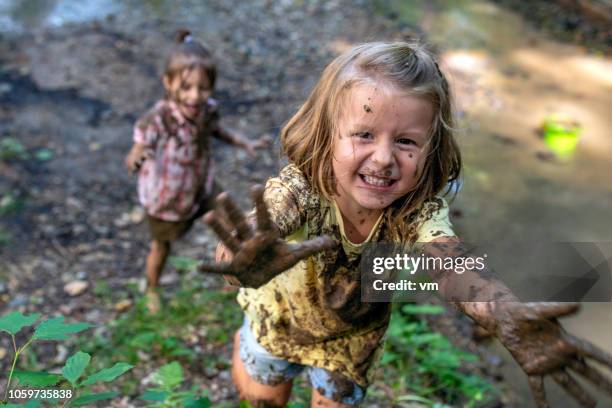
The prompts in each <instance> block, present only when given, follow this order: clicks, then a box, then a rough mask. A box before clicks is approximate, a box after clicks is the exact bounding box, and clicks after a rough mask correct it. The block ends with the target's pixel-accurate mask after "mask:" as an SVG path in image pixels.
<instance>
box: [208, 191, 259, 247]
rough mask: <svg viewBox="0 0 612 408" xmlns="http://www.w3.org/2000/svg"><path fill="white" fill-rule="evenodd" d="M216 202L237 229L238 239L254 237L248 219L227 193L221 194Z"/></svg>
mask: <svg viewBox="0 0 612 408" xmlns="http://www.w3.org/2000/svg"><path fill="white" fill-rule="evenodd" d="M216 201H217V205H218V206H220V207H221V208H222V209H223V211H224V212H225V213H226V214H227V217H228V218H229V221H230V222H231V223H232V224H233V227H234V228H236V232H237V237H238V239H240V240H244V239H247V238H250V237H251V235H252V231H251V227H249V224H248V222H247V219H246V217H245V216H244V214H243V213H242V211H241V210H240V208H239V207H238V205H237V204H236V203H235V202H234V200H232V199H231V197H230V196H229V194H227V193H226V192H223V193H221V194H219V195H218V196H217V199H216Z"/></svg>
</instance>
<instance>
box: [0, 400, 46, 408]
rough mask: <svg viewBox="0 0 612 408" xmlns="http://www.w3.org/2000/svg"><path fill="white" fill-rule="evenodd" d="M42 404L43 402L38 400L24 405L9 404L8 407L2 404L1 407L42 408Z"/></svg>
mask: <svg viewBox="0 0 612 408" xmlns="http://www.w3.org/2000/svg"><path fill="white" fill-rule="evenodd" d="M40 403H41V400H38V399H36V400H30V401H28V402H26V403H25V404H23V405H20V404H11V403H9V404H6V405H2V404H0V407H2V408H39V407H40V406H41V405H40Z"/></svg>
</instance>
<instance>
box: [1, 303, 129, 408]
mask: <svg viewBox="0 0 612 408" xmlns="http://www.w3.org/2000/svg"><path fill="white" fill-rule="evenodd" d="M39 317H40V314H39V313H33V314H30V315H24V314H22V313H21V312H12V313H10V314H8V315H5V316H3V317H1V318H0V331H4V332H6V333H8V334H9V335H10V336H11V339H12V343H13V351H14V353H15V355H14V357H13V363H12V365H11V369H10V371H9V374H8V380H7V383H6V390H5V393H4V399H3V400H2V403H5V404H6V402H7V400H8V396H9V391H10V389H11V382H12V380H13V377H15V378H16V379H17V380H18V381H19V384H20V385H21V386H24V387H35V388H40V387H50V386H58V384H59V385H60V386H61V387H62V390H66V389H67V390H69V391H70V392H69V393H63V395H66V396H67V398H70V400H69V401H68V402H67V403H66V404H64V405H63V406H64V407H80V406H85V405H88V404H91V403H94V402H96V401H102V400H106V399H110V398H114V397H116V396H117V395H118V393H116V392H101V393H92V392H91V391H90V390H89V386H91V385H93V384H96V383H99V382H110V381H113V380H114V379H116V378H117V377H119V376H120V375H122V374H124V373H125V372H126V371H128V370H130V369H131V368H132V366H131V365H130V364H126V363H117V364H115V365H114V366H112V367H110V368H107V369H103V370H100V371H98V372H96V373H93V374H91V375H89V376H88V377H87V378H85V379H84V380H82V381H80V378H81V377H82V376H83V374H84V373H85V369H86V368H87V366H88V365H89V362H90V360H91V356H90V355H89V354H87V353H84V352H82V351H77V352H76V353H75V354H74V355H72V356H71V357H70V358H68V359H67V360H66V363H65V365H64V367H63V368H62V372H61V374H54V373H48V372H42V371H38V372H37V371H20V370H16V369H15V368H16V366H17V361H18V360H19V357H20V356H21V355H22V354H23V353H24V352H25V350H26V349H28V347H29V346H30V345H31V344H32V343H33V342H35V341H44V340H47V341H61V340H68V338H69V337H68V336H69V335H72V334H76V333H79V332H81V331H83V330H86V329H88V328H90V327H91V325H90V324H88V323H65V322H64V317H63V316H58V317H53V318H50V319H47V320H45V321H43V322H41V323H40V324H38V325H37V326H36V327H35V329H34V332H33V333H32V336H31V337H30V338H29V339H28V340H27V341H26V342H25V343H24V344H23V345H22V346H19V347H18V346H17V341H16V335H17V333H19V332H20V331H21V330H23V329H24V328H26V327H31V326H33V325H34V324H35V323H36V322H37V321H38V319H39ZM48 401H50V402H53V403H54V404H55V405H56V406H59V400H58V399H57V398H54V399H53V398H52V399H48ZM39 405H40V401H37V400H32V401H29V402H28V403H27V404H25V406H26V407H35V406H39ZM8 406H20V405H16V404H9V405H8Z"/></svg>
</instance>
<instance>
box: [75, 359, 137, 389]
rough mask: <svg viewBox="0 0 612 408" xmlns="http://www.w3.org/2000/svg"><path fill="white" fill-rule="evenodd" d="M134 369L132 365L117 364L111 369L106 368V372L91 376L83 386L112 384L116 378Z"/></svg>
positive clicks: (102, 371)
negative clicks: (100, 383) (99, 383)
mask: <svg viewBox="0 0 612 408" xmlns="http://www.w3.org/2000/svg"><path fill="white" fill-rule="evenodd" d="M132 367H134V366H133V365H131V364H127V363H116V364H115V365H114V366H112V367H111V368H105V369H104V370H100V371H98V372H97V373H95V374H92V375H90V376H89V377H87V378H86V379H85V381H83V382H82V383H81V385H91V384H95V383H97V382H110V381H113V380H114V379H115V378H117V377H119V376H120V375H122V374H123V373H125V372H126V371H128V370H131V369H132Z"/></svg>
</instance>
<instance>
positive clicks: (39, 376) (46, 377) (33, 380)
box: [13, 370, 62, 387]
mask: <svg viewBox="0 0 612 408" xmlns="http://www.w3.org/2000/svg"><path fill="white" fill-rule="evenodd" d="M13 375H14V376H15V378H16V379H17V380H18V381H19V384H20V385H23V386H31V387H51V386H53V385H56V384H57V383H58V382H60V381H61V379H62V376H61V375H59V374H51V373H45V372H35V371H18V370H15V371H14V372H13Z"/></svg>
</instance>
